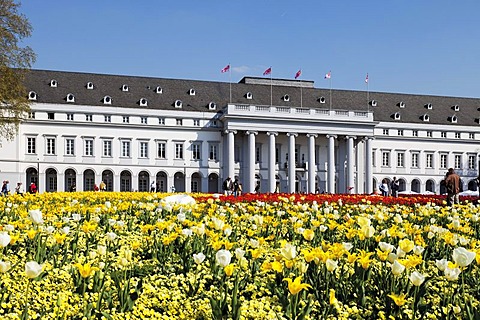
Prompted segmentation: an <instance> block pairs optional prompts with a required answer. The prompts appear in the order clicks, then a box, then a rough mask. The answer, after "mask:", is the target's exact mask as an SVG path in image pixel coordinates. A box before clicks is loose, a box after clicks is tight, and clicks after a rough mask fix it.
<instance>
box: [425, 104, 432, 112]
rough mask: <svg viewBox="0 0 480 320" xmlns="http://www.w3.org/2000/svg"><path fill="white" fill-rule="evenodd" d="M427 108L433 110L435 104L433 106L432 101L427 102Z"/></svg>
mask: <svg viewBox="0 0 480 320" xmlns="http://www.w3.org/2000/svg"><path fill="white" fill-rule="evenodd" d="M425 108H427V110H432V109H433V106H432V104H431V103H427V104H426V105H425Z"/></svg>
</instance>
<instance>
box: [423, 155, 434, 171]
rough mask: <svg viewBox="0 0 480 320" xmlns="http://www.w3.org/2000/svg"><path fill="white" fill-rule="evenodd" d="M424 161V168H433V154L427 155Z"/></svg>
mask: <svg viewBox="0 0 480 320" xmlns="http://www.w3.org/2000/svg"><path fill="white" fill-rule="evenodd" d="M425 161H426V162H425V167H426V168H433V153H427V155H426V158H425Z"/></svg>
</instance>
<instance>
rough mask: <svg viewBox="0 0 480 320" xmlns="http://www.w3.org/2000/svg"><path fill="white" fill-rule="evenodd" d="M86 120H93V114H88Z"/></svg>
mask: <svg viewBox="0 0 480 320" xmlns="http://www.w3.org/2000/svg"><path fill="white" fill-rule="evenodd" d="M85 121H89V122H91V121H93V116H92V115H91V114H86V115H85Z"/></svg>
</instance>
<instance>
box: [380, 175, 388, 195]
mask: <svg viewBox="0 0 480 320" xmlns="http://www.w3.org/2000/svg"><path fill="white" fill-rule="evenodd" d="M378 188H379V189H380V191H381V192H382V196H384V197H386V196H388V181H387V179H383V180H382V184H380V186H379V187H378Z"/></svg>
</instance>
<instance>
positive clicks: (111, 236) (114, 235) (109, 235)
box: [105, 232, 117, 241]
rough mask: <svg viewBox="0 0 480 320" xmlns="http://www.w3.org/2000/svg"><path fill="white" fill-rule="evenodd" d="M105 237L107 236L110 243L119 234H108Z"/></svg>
mask: <svg viewBox="0 0 480 320" xmlns="http://www.w3.org/2000/svg"><path fill="white" fill-rule="evenodd" d="M105 235H106V236H107V240H108V241H113V240H115V239H116V238H117V234H116V233H115V232H107V233H106V234H105Z"/></svg>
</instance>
